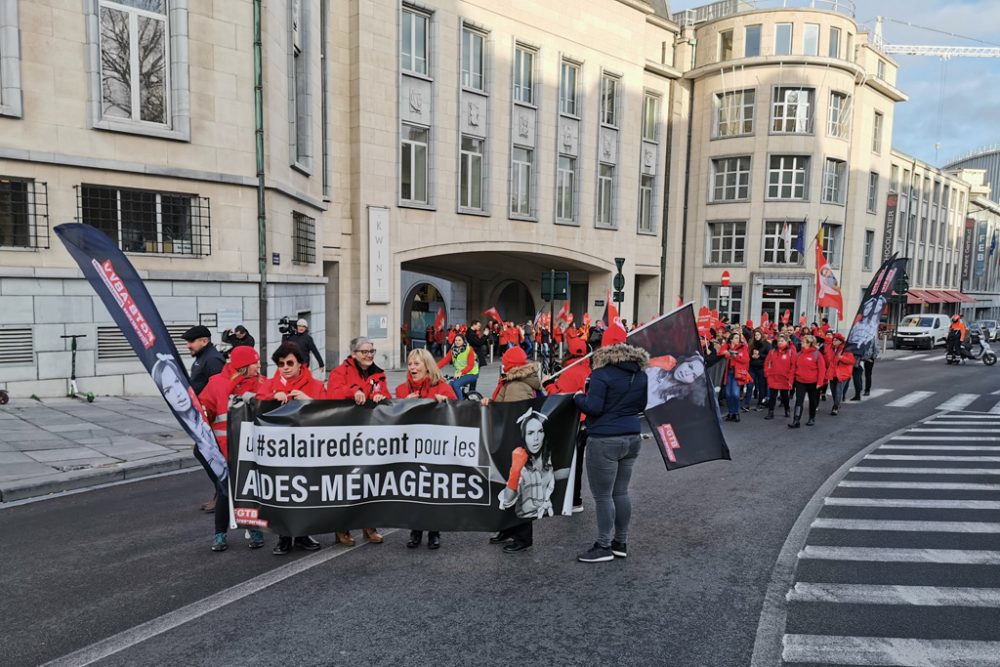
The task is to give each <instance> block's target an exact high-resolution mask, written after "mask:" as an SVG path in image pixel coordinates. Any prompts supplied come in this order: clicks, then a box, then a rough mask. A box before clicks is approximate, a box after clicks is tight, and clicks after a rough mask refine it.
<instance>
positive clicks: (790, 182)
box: [767, 155, 809, 199]
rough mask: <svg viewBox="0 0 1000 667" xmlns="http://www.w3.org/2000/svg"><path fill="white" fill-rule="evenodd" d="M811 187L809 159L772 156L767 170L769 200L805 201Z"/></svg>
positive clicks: (798, 156)
mask: <svg viewBox="0 0 1000 667" xmlns="http://www.w3.org/2000/svg"><path fill="white" fill-rule="evenodd" d="M808 185H809V157H808V156H806V155H772V156H771V157H770V161H769V163H768V170H767V196H768V198H769V199H805V198H806V195H807V194H808Z"/></svg>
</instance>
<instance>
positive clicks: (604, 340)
mask: <svg viewBox="0 0 1000 667" xmlns="http://www.w3.org/2000/svg"><path fill="white" fill-rule="evenodd" d="M624 342H625V331H624V330H623V329H622V328H621V327H617V326H613V327H608V329H607V330H606V331H605V332H604V335H603V336H601V347H608V346H609V345H617V344H618V343H624Z"/></svg>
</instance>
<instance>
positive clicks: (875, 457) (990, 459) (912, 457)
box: [865, 454, 1000, 463]
mask: <svg viewBox="0 0 1000 667" xmlns="http://www.w3.org/2000/svg"><path fill="white" fill-rule="evenodd" d="M865 460H872V461H962V462H965V461H975V462H978V463H1000V456H937V455H934V454H869V455H868V456H866V457H865Z"/></svg>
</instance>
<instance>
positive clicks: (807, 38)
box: [802, 23, 819, 56]
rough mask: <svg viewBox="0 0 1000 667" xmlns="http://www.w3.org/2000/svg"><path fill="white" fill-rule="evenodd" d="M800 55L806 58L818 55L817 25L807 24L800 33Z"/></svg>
mask: <svg viewBox="0 0 1000 667" xmlns="http://www.w3.org/2000/svg"><path fill="white" fill-rule="evenodd" d="M802 53H804V54H805V55H807V56H818V55H819V24H818V23H807V24H806V26H805V31H804V32H803V33H802Z"/></svg>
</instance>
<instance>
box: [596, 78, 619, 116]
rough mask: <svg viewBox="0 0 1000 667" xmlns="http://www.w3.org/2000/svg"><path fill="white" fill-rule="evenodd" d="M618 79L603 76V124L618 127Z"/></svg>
mask: <svg viewBox="0 0 1000 667" xmlns="http://www.w3.org/2000/svg"><path fill="white" fill-rule="evenodd" d="M619 83H620V81H619V80H618V77H615V76H610V75H608V74H604V75H603V76H601V123H603V124H604V125H610V126H612V127H618V85H619Z"/></svg>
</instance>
